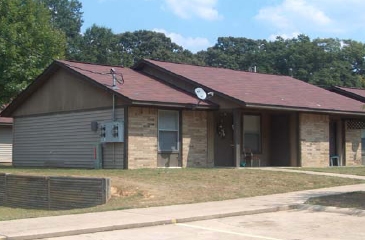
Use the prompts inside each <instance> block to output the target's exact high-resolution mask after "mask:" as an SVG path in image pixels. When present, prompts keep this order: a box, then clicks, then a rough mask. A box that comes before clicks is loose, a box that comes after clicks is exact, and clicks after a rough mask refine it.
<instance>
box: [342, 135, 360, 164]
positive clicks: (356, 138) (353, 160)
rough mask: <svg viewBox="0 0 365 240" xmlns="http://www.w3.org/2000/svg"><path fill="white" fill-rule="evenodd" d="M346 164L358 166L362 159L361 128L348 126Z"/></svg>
mask: <svg viewBox="0 0 365 240" xmlns="http://www.w3.org/2000/svg"><path fill="white" fill-rule="evenodd" d="M345 151H346V153H345V154H346V166H358V165H361V164H362V160H361V129H348V128H346V145H345Z"/></svg>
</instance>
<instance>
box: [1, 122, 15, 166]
mask: <svg viewBox="0 0 365 240" xmlns="http://www.w3.org/2000/svg"><path fill="white" fill-rule="evenodd" d="M12 146H13V135H12V127H11V126H0V162H6V163H9V162H11V156H12V148H13V147H12Z"/></svg>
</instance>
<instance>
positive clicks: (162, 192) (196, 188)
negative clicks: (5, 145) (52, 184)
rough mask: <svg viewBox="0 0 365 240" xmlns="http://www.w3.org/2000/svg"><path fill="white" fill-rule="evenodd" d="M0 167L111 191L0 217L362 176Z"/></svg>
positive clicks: (190, 199) (168, 201) (336, 182)
mask: <svg viewBox="0 0 365 240" xmlns="http://www.w3.org/2000/svg"><path fill="white" fill-rule="evenodd" d="M0 172H5V173H13V174H26V175H38V176H39V175H42V176H85V177H86V176H87V177H108V178H111V181H112V192H113V196H112V198H111V199H110V200H109V202H108V203H107V204H105V205H101V206H96V207H92V208H85V209H75V210H67V211H44V210H29V209H16V208H7V207H0V221H1V220H9V219H19V218H30V217H40V216H52V215H61V214H74V213H84V212H95V211H109V210H116V209H128V208H141V207H151V206H162V205H173V204H184V203H195V202H205V201H219V200H224V199H234V198H244V197H253V196H259V195H267V194H275V193H284V192H292V191H299V190H306V189H315V188H324V187H332V186H340V185H350V184H358V183H364V182H365V181H361V180H355V179H346V178H337V177H325V176H317V175H315V176H313V175H307V174H300V173H290V172H273V171H265V170H258V169H249V168H244V169H223V168H213V169H197V168H186V169H138V170H104V169H103V170H81V169H36V168H12V167H5V166H0Z"/></svg>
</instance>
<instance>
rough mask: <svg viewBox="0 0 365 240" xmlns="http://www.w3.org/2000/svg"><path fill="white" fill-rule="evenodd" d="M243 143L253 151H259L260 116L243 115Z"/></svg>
mask: <svg viewBox="0 0 365 240" xmlns="http://www.w3.org/2000/svg"><path fill="white" fill-rule="evenodd" d="M243 137H244V139H243V143H244V148H249V149H251V151H252V152H253V153H260V152H261V117H260V116H258V115H244V116H243Z"/></svg>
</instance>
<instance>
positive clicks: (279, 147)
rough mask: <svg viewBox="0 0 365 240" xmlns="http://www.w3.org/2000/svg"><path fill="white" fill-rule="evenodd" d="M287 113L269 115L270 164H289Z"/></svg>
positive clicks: (288, 120)
mask: <svg viewBox="0 0 365 240" xmlns="http://www.w3.org/2000/svg"><path fill="white" fill-rule="evenodd" d="M289 126H290V118H289V115H282V114H280V115H271V124H270V133H271V134H270V156H271V157H270V162H271V163H270V165H272V166H290V138H289V137H290V129H289Z"/></svg>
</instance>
